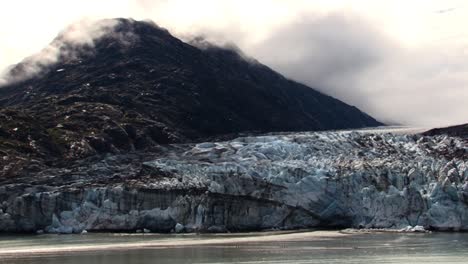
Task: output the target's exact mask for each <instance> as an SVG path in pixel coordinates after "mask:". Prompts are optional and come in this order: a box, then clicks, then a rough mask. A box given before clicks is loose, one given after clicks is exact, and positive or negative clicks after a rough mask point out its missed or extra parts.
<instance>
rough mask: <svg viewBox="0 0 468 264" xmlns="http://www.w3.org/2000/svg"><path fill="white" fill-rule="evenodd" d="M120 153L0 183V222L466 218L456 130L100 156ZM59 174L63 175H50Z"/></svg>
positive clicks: (188, 226)
mask: <svg viewBox="0 0 468 264" xmlns="http://www.w3.org/2000/svg"><path fill="white" fill-rule="evenodd" d="M120 158H121V157H120ZM118 159H119V158H118V157H112V156H109V157H105V158H104V159H103V160H102V161H99V162H96V163H94V164H86V166H81V167H80V168H81V170H84V171H87V173H84V174H82V176H75V177H74V178H73V177H72V176H70V175H72V174H73V173H72V172H70V171H68V172H67V171H65V172H64V171H60V172H57V171H50V172H49V173H50V175H48V177H49V178H50V179H49V180H44V181H42V182H38V183H24V182H23V183H18V182H11V183H8V184H3V185H1V186H0V231H4V232H37V231H40V232H49V233H81V232H83V231H84V230H87V231H104V230H110V231H136V230H140V231H141V230H147V231H151V232H179V233H180V232H227V231H246V230H264V229H297V228H313V227H320V228H337V227H343V228H345V227H353V228H385V229H402V230H403V229H407V228H408V226H410V227H418V229H420V227H424V229H429V230H444V231H467V230H468V144H467V140H466V139H463V138H458V137H449V136H422V135H419V134H394V133H377V132H372V131H370V132H359V131H329V132H303V133H278V134H270V135H263V136H246V137H239V138H236V139H232V140H228V141H222V142H204V143H199V144H174V145H170V146H168V147H167V148H165V149H164V150H163V151H161V152H160V153H158V154H157V155H156V154H155V155H141V156H139V157H138V158H137V159H130V161H129V162H128V164H125V163H120V162H117V165H116V162H114V163H113V162H110V161H112V160H114V161H115V160H118ZM119 166H120V167H121V168H120V169H119V170H116V169H115V167H119ZM90 168H93V169H92V173H91V172H90V170H91V169H90ZM74 175H77V173H76V172H75V174H74ZM83 175H84V176H83ZM89 175H95V176H94V178H92V179H89ZM59 176H60V177H61V178H67V177H68V178H72V179H71V180H68V182H66V183H64V184H51V183H53V182H54V181H53V179H54V178H56V177H59ZM85 176H86V177H85ZM116 177H117V178H118V180H110V179H115V178H116ZM119 177H120V178H119ZM68 178H67V179H68ZM413 229H414V228H413Z"/></svg>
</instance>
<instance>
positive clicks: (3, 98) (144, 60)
mask: <svg viewBox="0 0 468 264" xmlns="http://www.w3.org/2000/svg"><path fill="white" fill-rule="evenodd" d="M98 23H99V22H98ZM54 43H61V44H60V45H55V46H58V47H60V50H62V52H61V55H60V56H59V58H58V60H57V61H56V62H54V63H52V64H48V65H40V64H39V66H40V67H39V68H40V70H39V72H38V73H37V74H35V75H34V76H32V77H29V78H27V79H25V80H22V81H17V82H15V83H12V84H9V85H7V86H4V87H2V88H1V89H0V107H1V110H0V157H3V158H2V159H1V161H0V166H1V167H3V172H1V174H2V175H3V176H10V177H13V176H15V175H17V174H18V173H20V172H22V171H24V169H25V168H26V171H28V172H34V171H41V170H42V169H44V168H45V167H47V166H52V165H53V166H62V165H66V164H67V162H68V161H70V160H77V159H80V158H85V157H90V156H93V155H95V154H105V153H114V154H118V153H127V152H129V151H134V150H143V149H147V148H150V147H154V146H158V145H161V144H166V143H184V142H195V141H200V140H203V139H207V138H210V137H216V136H222V135H226V134H236V133H239V132H275V131H305V130H328V129H342V128H359V127H368V126H378V125H381V123H379V122H378V121H376V120H375V119H373V118H372V117H370V116H369V115H367V114H365V113H363V112H361V111H360V110H359V109H357V108H355V107H353V106H349V105H347V104H345V103H343V102H341V101H339V100H337V99H334V98H332V97H330V96H327V95H324V94H322V93H320V92H317V91H315V90H313V89H311V88H309V87H307V86H305V85H302V84H300V83H297V82H294V81H291V80H289V79H287V78H285V77H283V76H281V75H280V74H278V73H276V72H274V71H273V70H271V69H269V68H268V67H266V66H265V65H262V64H260V63H258V62H255V61H253V60H249V59H245V57H244V56H243V55H241V54H240V53H239V52H237V51H235V50H232V49H225V48H221V47H217V46H213V45H209V44H206V43H205V44H204V47H203V48H201V47H200V45H191V44H188V43H184V42H182V41H181V40H179V39H177V38H175V37H173V36H172V35H171V34H170V33H169V32H168V31H167V30H165V29H162V28H160V27H158V26H156V25H155V24H153V23H151V22H138V21H134V20H127V19H118V20H117V25H116V26H115V27H114V28H113V29H112V30H111V31H110V32H109V33H108V34H105V35H104V36H102V37H100V38H99V39H97V40H95V42H94V45H93V47H90V46H87V45H78V44H73V43H71V42H69V43H67V42H66V41H64V39H63V35H59V36H58V37H57V38H56V39H55V40H54V42H53V43H52V46H54ZM65 54H66V55H67V56H66V55H65ZM70 54H73V56H70ZM30 64H31V62H30V61H29V60H25V61H23V62H22V63H20V64H18V65H16V66H15V67H14V68H13V69H12V70H11V72H10V76H13V77H17V76H21V75H23V74H24V73H25V72H26V71H27V69H28V68H31V65H30ZM35 67H36V68H37V67H38V65H35Z"/></svg>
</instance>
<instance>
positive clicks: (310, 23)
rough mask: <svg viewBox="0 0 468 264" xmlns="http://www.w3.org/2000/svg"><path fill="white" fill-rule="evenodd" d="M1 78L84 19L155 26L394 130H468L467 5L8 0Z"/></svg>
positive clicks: (0, 31) (363, 0)
mask: <svg viewBox="0 0 468 264" xmlns="http://www.w3.org/2000/svg"><path fill="white" fill-rule="evenodd" d="M1 1H2V3H1V8H0V71H3V70H5V69H6V68H7V67H8V66H9V65H11V64H14V63H18V62H19V61H21V60H22V59H23V58H24V57H26V56H29V55H32V54H34V53H36V52H38V51H40V50H41V49H42V48H44V47H46V46H47V44H48V43H49V42H50V41H51V40H52V39H53V38H54V37H55V36H56V35H57V33H58V32H59V31H61V30H63V29H64V28H65V27H67V26H68V25H70V24H72V23H76V22H77V21H80V20H82V19H100V18H113V17H127V18H128V17H132V18H134V19H138V20H141V19H151V20H153V21H155V22H156V23H157V24H159V25H160V26H162V27H165V28H167V29H169V30H170V31H171V32H172V33H173V34H175V35H176V36H178V37H181V38H185V39H188V38H190V37H191V36H194V35H204V36H205V37H206V38H208V39H209V40H212V41H215V42H219V43H224V42H233V43H235V44H236V45H237V46H239V47H240V48H241V49H243V50H244V52H245V53H246V54H247V55H249V56H252V57H255V58H256V59H258V60H259V61H260V62H262V63H265V64H267V65H268V66H270V67H272V68H274V69H275V70H278V71H279V72H281V73H283V74H285V75H286V76H287V77H289V78H292V79H295V80H297V81H300V82H303V83H305V84H307V85H309V86H311V87H314V88H316V89H318V90H320V91H322V92H324V93H327V94H330V95H332V96H334V97H337V98H339V99H341V100H343V101H345V102H347V103H349V104H352V105H355V106H357V107H359V108H360V109H362V110H364V111H366V112H368V113H369V114H371V115H373V116H374V117H376V118H378V119H380V120H382V121H384V122H396V123H403V124H409V125H422V126H441V125H449V124H457V123H467V122H468V28H467V25H468V3H467V1H464V0H394V1H378V0H323V1H322V0H313V1H312V0H309V1H306V0H296V1H294V0H288V1H286V0H284V1H280V0H269V1H267V0H248V1H247V0H245V1H244V0H233V1H230V0H226V1H222V0H197V1H193V0H132V1H131V0H41V1H37V0H14V1H11V0H1Z"/></svg>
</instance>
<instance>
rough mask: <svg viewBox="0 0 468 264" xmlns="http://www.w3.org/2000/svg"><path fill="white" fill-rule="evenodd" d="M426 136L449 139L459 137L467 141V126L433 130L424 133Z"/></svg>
mask: <svg viewBox="0 0 468 264" xmlns="http://www.w3.org/2000/svg"><path fill="white" fill-rule="evenodd" d="M424 135H426V136H436V135H448V136H451V137H461V138H467V139H468V124H464V125H458V126H450V127H444V128H434V129H431V130H429V131H427V132H425V133H424Z"/></svg>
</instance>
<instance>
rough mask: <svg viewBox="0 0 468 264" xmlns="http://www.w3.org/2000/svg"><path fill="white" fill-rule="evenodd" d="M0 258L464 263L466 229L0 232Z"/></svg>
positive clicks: (117, 263) (55, 263)
mask: <svg viewBox="0 0 468 264" xmlns="http://www.w3.org/2000/svg"><path fill="white" fill-rule="evenodd" d="M0 263H2V264H3V263H9V264H20V263H22V264H26V263H27V264H31V263H41V264H44V263H51V264H59V263H60V264H95V263H99V264H121V263H132V264H146V263H161V264H164V263H171V264H178V263H298V264H301V263H369V264H370V263H412V264H417V263H424V264H428V263H468V234H467V233H432V234H392V233H373V234H355V235H341V234H339V233H338V232H328V233H327V232H325V235H318V236H317V235H315V234H314V232H306V233H293V234H292V236H288V234H287V235H286V236H282V235H277V233H250V234H240V235H239V234H238V235H171V236H168V235H147V234H145V235H124V234H87V235H40V236H2V237H0Z"/></svg>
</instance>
